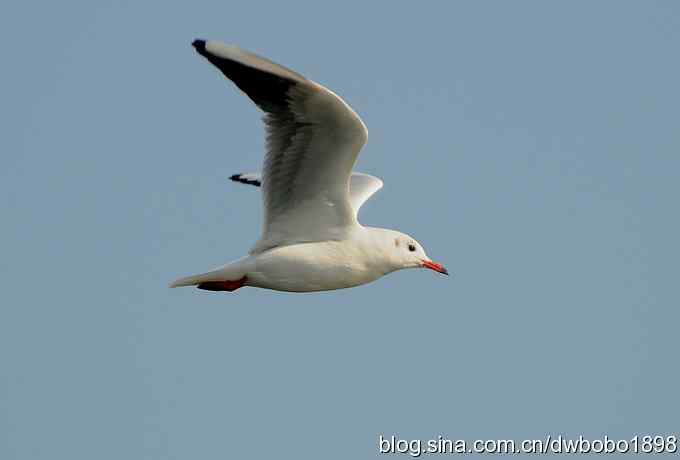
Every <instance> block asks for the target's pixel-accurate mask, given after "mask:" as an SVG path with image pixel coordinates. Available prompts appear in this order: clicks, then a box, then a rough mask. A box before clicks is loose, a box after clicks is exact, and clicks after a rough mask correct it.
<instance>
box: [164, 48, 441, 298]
mask: <svg viewBox="0 0 680 460" xmlns="http://www.w3.org/2000/svg"><path fill="white" fill-rule="evenodd" d="M192 45H193V47H194V48H195V49H196V51H197V52H198V53H199V54H200V55H202V56H203V57H205V58H206V59H207V60H208V61H210V63H212V64H213V65H214V66H215V67H217V68H218V69H219V70H220V71H221V72H222V73H223V74H224V75H225V76H226V77H227V78H228V79H230V80H231V81H232V82H234V84H236V86H237V87H238V88H239V89H240V90H241V91H243V92H244V93H245V94H246V95H247V96H248V97H249V98H250V99H251V100H252V101H253V102H254V103H255V104H256V105H257V106H258V107H259V108H260V109H262V110H263V111H264V118H263V120H264V124H265V128H266V134H267V135H266V155H265V158H264V165H263V166H262V173H248V174H235V175H233V176H232V177H231V179H232V180H234V181H237V182H242V183H245V184H251V185H256V186H261V188H262V202H263V207H264V222H263V232H262V236H261V237H260V239H259V241H257V243H256V244H255V246H254V247H253V248H252V249H251V250H250V252H249V253H248V255H247V256H245V257H242V258H240V259H238V260H235V261H233V262H231V263H228V264H227V265H224V266H222V267H220V268H217V269H215V270H212V271H209V272H207V273H202V274H200V275H194V276H188V277H185V278H180V279H178V280H176V281H174V282H172V283H171V284H170V287H179V286H196V287H198V288H199V289H205V290H209V291H234V290H236V289H239V288H241V287H243V286H254V287H260V288H266V289H274V290H278V291H291V292H311V291H326V290H332V289H342V288H348V287H353V286H359V285H361V284H366V283H369V282H371V281H374V280H376V279H378V278H380V277H382V276H384V275H386V274H388V273H391V272H393V271H396V270H401V269H403V268H429V269H431V270H434V271H436V272H439V273H443V274H445V275H448V272H447V271H446V269H445V268H444V266H443V265H441V264H439V263H436V262H433V261H432V260H430V258H429V257H428V256H427V254H425V250H424V249H423V247H422V246H421V245H420V243H418V242H417V241H416V240H415V239H414V238H412V237H410V236H409V235H406V234H404V233H401V232H398V231H394V230H387V229H383V228H372V227H364V226H362V225H361V224H360V223H359V221H358V220H357V213H358V212H359V209H360V208H361V206H362V205H363V204H364V203H365V202H366V200H368V199H369V198H370V197H371V196H372V195H373V194H374V193H375V192H377V191H378V190H380V188H382V186H383V182H382V181H381V180H380V179H378V178H377V177H373V176H371V175H368V174H362V173H358V172H353V171H352V168H353V167H354V164H355V163H356V160H357V156H358V154H359V151H360V150H361V148H362V147H363V146H364V144H365V143H366V140H367V138H368V131H367V130H366V126H365V125H364V123H363V122H362V121H361V118H359V116H358V115H357V114H356V113H355V112H354V110H352V108H351V107H350V106H349V105H347V103H346V102H345V101H343V100H342V99H341V98H340V97H339V96H338V95H336V94H335V93H333V92H332V91H331V90H329V89H327V88H324V87H323V86H321V85H319V84H318V83H315V82H313V81H311V80H308V79H306V78H305V77H303V76H302V75H300V74H298V73H296V72H294V71H292V70H290V69H287V68H285V67H283V66H280V65H278V64H275V63H273V62H271V61H269V60H267V59H265V58H262V57H260V56H257V55H255V54H252V53H249V52H247V51H245V50H242V49H240V48H237V47H236V46H231V45H225V44H223V43H220V42H216V41H205V40H195V41H194V42H193V44H192Z"/></svg>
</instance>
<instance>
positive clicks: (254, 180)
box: [229, 171, 383, 215]
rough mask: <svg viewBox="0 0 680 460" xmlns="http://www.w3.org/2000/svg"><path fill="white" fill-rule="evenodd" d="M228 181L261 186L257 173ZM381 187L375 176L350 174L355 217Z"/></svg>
mask: <svg viewBox="0 0 680 460" xmlns="http://www.w3.org/2000/svg"><path fill="white" fill-rule="evenodd" d="M229 179H231V180H233V181H235V182H239V183H241V184H248V185H254V186H256V187H260V186H261V185H262V174H261V173H259V172H256V173H241V174H234V175H233V176H231V177H230V178H229ZM382 186H383V181H382V180H380V179H378V178H377V177H375V176H371V175H370V174H364V173H360V172H356V171H355V172H352V175H351V176H350V178H349V201H350V202H351V203H352V208H353V209H354V214H355V215H358V214H359V209H361V206H363V204H364V203H365V202H366V201H367V200H368V199H369V198H370V197H371V196H373V194H374V193H375V192H377V191H378V190H380V189H381V188H382Z"/></svg>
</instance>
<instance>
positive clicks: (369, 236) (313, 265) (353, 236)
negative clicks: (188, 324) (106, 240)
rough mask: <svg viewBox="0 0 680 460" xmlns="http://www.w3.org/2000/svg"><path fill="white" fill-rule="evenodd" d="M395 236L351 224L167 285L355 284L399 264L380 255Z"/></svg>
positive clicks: (313, 287) (294, 288) (294, 287)
mask: <svg viewBox="0 0 680 460" xmlns="http://www.w3.org/2000/svg"><path fill="white" fill-rule="evenodd" d="M398 235H400V234H399V233H398V232H392V231H390V230H385V229H380V228H371V227H357V228H355V229H354V230H353V231H352V232H351V233H350V234H348V235H346V238H345V239H342V240H338V241H322V242H314V243H301V244H292V245H288V246H281V247H276V248H273V249H269V250H266V251H264V252H261V253H258V254H253V255H248V256H246V257H243V258H241V259H238V260H235V261H234V262H231V263H229V264H227V265H225V266H223V267H220V268H218V269H215V270H213V271H211V272H208V273H204V274H201V275H197V276H196V277H187V278H184V279H180V280H177V281H176V282H175V283H174V284H173V287H175V286H191V285H195V284H198V283H204V282H210V281H222V280H225V279H226V280H236V279H241V278H244V277H245V278H246V279H245V281H244V285H245V286H253V287H261V288H267V289H274V290H277V291H291V292H311V291H328V290H333V289H342V288H347V287H353V286H359V285H362V284H366V283H370V282H371V281H375V280H376V279H378V278H380V277H382V276H384V275H386V274H388V273H390V272H392V271H394V270H396V269H397V267H399V268H403V267H401V265H398V261H392V260H390V259H389V258H386V257H384V254H385V253H389V252H390V251H389V250H391V249H392V248H393V247H394V242H393V238H392V237H394V238H397V237H398ZM389 245H391V247H389ZM413 266H414V267H417V266H419V265H416V264H414V265H413Z"/></svg>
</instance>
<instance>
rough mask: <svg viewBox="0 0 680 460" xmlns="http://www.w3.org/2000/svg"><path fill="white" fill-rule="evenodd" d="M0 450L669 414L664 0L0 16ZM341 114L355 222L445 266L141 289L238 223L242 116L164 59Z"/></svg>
mask: <svg viewBox="0 0 680 460" xmlns="http://www.w3.org/2000/svg"><path fill="white" fill-rule="evenodd" d="M0 10H1V13H0V39H1V40H0V53H1V54H0V55H1V56H2V64H1V69H2V77H1V78H2V85H0V95H1V98H2V99H1V100H2V104H0V123H1V124H2V136H0V152H1V155H2V156H1V158H2V166H1V167H0V216H1V219H2V220H1V225H0V235H1V236H2V238H0V254H1V257H0V280H1V286H2V289H1V292H2V293H1V294H0V299H1V305H0V458H2V459H29V458H30V459H50V460H53V459H69V460H79V459H83V460H85V459H87V460H91V459H112V460H114V459H115V460H120V459H189V458H192V459H198V458H201V459H202V458H205V459H208V458H210V459H217V458H298V459H319V458H324V459H347V458H375V457H378V454H377V437H378V435H379V434H380V433H384V434H385V435H387V436H389V435H391V434H397V435H399V436H400V437H404V438H424V439H427V438H432V437H436V436H438V435H440V434H441V435H443V436H445V437H449V438H467V439H476V438H482V439H486V438H517V439H521V438H538V437H543V436H545V435H547V434H553V435H557V434H564V435H566V436H575V437H577V436H578V435H579V434H583V435H585V436H589V437H592V438H594V437H599V436H603V435H604V434H608V435H609V436H612V437H617V438H618V437H621V438H628V437H631V436H633V435H635V434H663V435H668V434H672V433H673V432H675V433H676V434H677V433H678V430H679V428H680V402H679V399H678V388H680V373H679V370H678V351H679V350H680V338H679V335H678V323H679V320H680V313H679V310H678V307H679V303H680V302H679V296H678V284H677V283H678V279H677V277H678V259H679V257H680V253H679V250H678V249H679V245H678V235H680V217H679V213H678V198H679V197H680V181H679V180H678V171H679V169H680V129H679V128H680V127H679V125H678V124H679V121H678V120H679V119H680V114H679V107H680V91H679V86H678V82H680V60H679V59H678V50H680V5H679V4H678V2H674V1H635V2H633V1H599V2H590V1H573V2H544V1H518V2H500V1H497V2H486V1H484V2H478V1H468V2H461V1H456V2H439V3H434V2H432V3H429V2H409V3H408V4H406V3H402V4H398V3H395V2H389V3H388V2H358V1H357V2H352V1H343V2H333V3H323V2H316V1H313V2H311V1H310V2H304V3H302V2H257V1H250V2H240V3H233V2H228V1H220V2H203V1H192V2H184V4H183V5H180V4H178V3H172V2H170V3H169V2H161V1H156V2H133V1H127V2H125V1H122V2H103V1H95V2H73V1H67V2H40V3H37V2H13V3H11V4H8V3H5V4H3V6H2V7H0ZM197 37H201V38H209V39H219V40H222V41H226V42H231V43H236V44H239V45H240V46H242V47H244V48H247V49H249V50H252V51H254V52H256V53H258V54H261V55H264V56H267V57H269V58H271V59H272V60H274V61H276V62H280V63H282V64H284V65H286V66H288V67H290V68H292V69H294V70H296V71H298V72H300V73H302V74H303V75H305V76H307V77H308V78H311V79H313V80H316V81H318V82H320V83H322V84H324V85H326V86H328V87H329V88H331V89H333V90H334V91H336V92H337V93H338V94H340V95H341V96H342V97H343V98H344V99H345V100H346V101H347V102H348V103H349V104H351V105H352V106H353V107H354V109H355V110H356V111H357V112H358V113H359V114H360V115H361V116H362V118H363V119H364V121H365V123H366V125H367V126H368V129H369V133H370V134H369V142H368V144H367V146H366V147H365V149H364V151H363V153H362V155H361V156H360V158H359V163H358V165H357V169H358V170H360V171H364V172H367V173H371V174H375V175H377V176H380V177H382V178H383V179H384V180H385V187H384V189H383V190H382V191H380V192H379V193H378V194H377V195H376V196H375V197H374V198H373V199H372V200H370V201H369V202H368V203H367V204H366V205H365V207H364V208H363V209H362V214H361V219H362V222H363V223H364V224H367V225H373V226H383V227H388V228H394V229H399V230H402V231H405V232H407V233H409V234H412V235H413V236H415V237H416V238H417V239H418V240H419V241H420V242H421V243H422V244H423V245H424V247H425V249H426V250H427V251H428V253H429V255H430V256H431V257H432V258H433V259H434V260H437V261H440V262H442V263H444V264H445V265H446V266H447V267H448V268H449V269H450V271H451V272H452V273H453V274H454V276H452V277H450V278H446V277H443V276H440V275H437V274H435V273H433V272H430V271H426V270H407V271H402V272H398V273H394V274H391V275H389V276H387V277H385V278H383V279H381V280H379V281H377V282H375V283H372V284H369V285H366V286H362V287H359V288H354V289H348V290H342V291H334V292H326V293H315V294H302V295H301V294H288V293H280V292H273V291H266V290H259V289H254V288H246V289H242V290H239V291H238V292H236V293H234V294H229V293H210V292H203V291H199V290H196V289H190V288H185V289H173V290H171V289H168V288H167V284H168V282H169V281H171V280H172V279H174V278H176V277H178V276H181V275H187V274H192V273H196V272H201V271H204V270H206V269H210V268H213V267H215V266H217V265H220V264H222V263H225V262H227V261H229V260H232V259H235V258H237V257H240V256H242V255H243V254H245V253H246V251H247V250H248V249H249V248H250V247H251V245H252V244H253V243H254V242H255V240H256V239H257V238H258V235H259V231H260V223H261V208H260V201H259V195H258V193H259V192H258V190H257V189H254V188H249V187H245V186H238V185H237V184H232V183H230V182H229V181H228V180H227V178H228V177H229V176H230V175H231V174H233V173H236V172H243V171H252V170H258V169H259V168H260V162H261V159H262V151H263V135H262V127H261V124H260V114H259V113H258V111H257V109H256V108H255V107H254V106H253V105H252V104H251V102H250V101H249V100H248V99H247V98H246V97H244V96H243V95H242V94H241V93H239V92H238V90H237V89H236V88H235V87H234V86H233V85H232V84H231V83H229V82H228V81H226V80H225V79H224V78H223V77H222V76H221V74H220V73H219V72H218V71H217V70H216V69H214V68H212V67H211V66H210V65H209V64H208V63H207V62H206V61H205V60H204V59H202V58H201V57H200V56H198V55H197V54H196V53H195V52H194V50H193V49H192V48H191V46H190V43H191V41H192V40H193V39H194V38H197Z"/></svg>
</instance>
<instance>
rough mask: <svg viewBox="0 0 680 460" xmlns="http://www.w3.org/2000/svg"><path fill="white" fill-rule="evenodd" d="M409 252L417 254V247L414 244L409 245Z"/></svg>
mask: <svg viewBox="0 0 680 460" xmlns="http://www.w3.org/2000/svg"><path fill="white" fill-rule="evenodd" d="M408 250H409V251H411V252H415V251H416V245H415V244H413V243H411V244H409V245H408Z"/></svg>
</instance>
